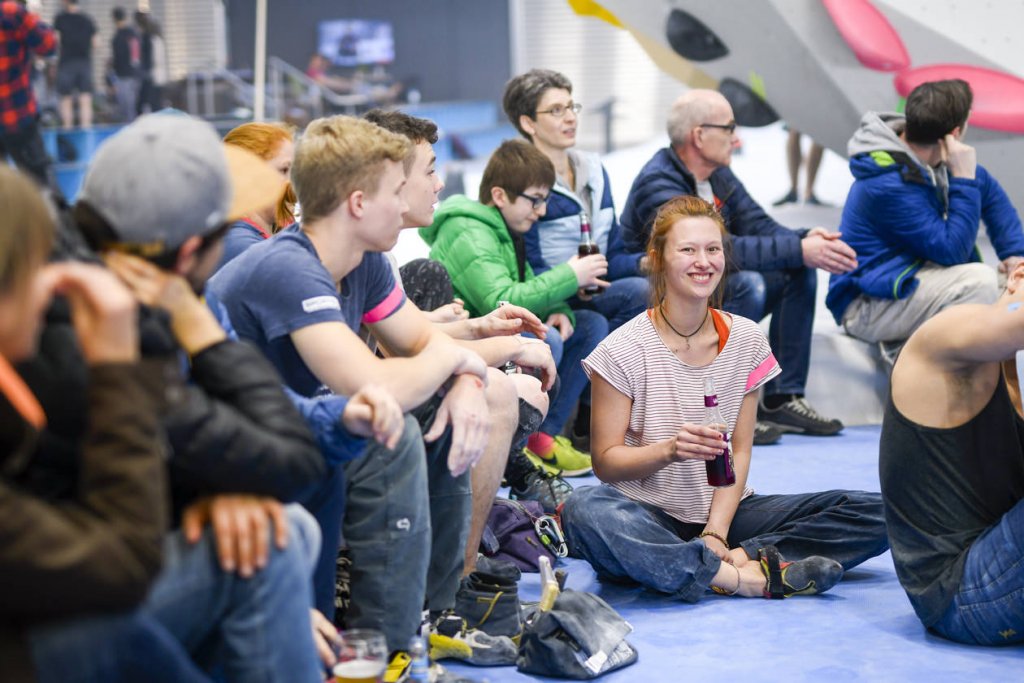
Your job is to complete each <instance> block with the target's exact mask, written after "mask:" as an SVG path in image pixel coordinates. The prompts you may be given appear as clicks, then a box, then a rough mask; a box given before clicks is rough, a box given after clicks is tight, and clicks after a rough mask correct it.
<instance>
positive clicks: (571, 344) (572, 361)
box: [540, 294, 608, 435]
mask: <svg viewBox="0 0 1024 683" xmlns="http://www.w3.org/2000/svg"><path fill="white" fill-rule="evenodd" d="M601 296H604V295H603V294H602V295H601ZM607 336H608V321H607V320H606V319H605V317H604V316H603V315H601V314H600V313H595V312H594V311H582V310H581V311H576V327H575V328H574V329H573V333H572V336H571V337H569V338H568V339H566V340H565V341H562V337H561V336H559V334H558V330H556V329H555V328H553V327H552V328H549V329H548V335H547V337H546V338H545V339H544V341H546V342H547V344H548V346H550V347H551V355H552V356H553V357H554V359H555V365H557V366H558V377H559V378H560V387H559V390H558V395H557V396H555V398H554V400H553V401H551V407H550V409H549V410H548V416H547V417H546V418H545V419H544V422H543V423H542V424H541V426H540V431H542V432H544V433H545V434H552V435H554V434H561V433H562V428H563V427H564V426H565V423H566V421H567V420H568V419H569V415H571V414H572V409H573V406H575V405H576V402H577V401H579V400H580V396H581V395H582V394H583V391H584V390H585V389H586V388H587V384H588V383H589V382H590V380H588V379H587V374H586V373H585V372H584V371H583V365H582V364H581V361H582V360H583V359H584V358H586V357H587V356H589V355H590V352H591V351H593V350H594V349H595V348H597V345H598V344H600V343H601V340H603V339H604V338H605V337H607Z"/></svg>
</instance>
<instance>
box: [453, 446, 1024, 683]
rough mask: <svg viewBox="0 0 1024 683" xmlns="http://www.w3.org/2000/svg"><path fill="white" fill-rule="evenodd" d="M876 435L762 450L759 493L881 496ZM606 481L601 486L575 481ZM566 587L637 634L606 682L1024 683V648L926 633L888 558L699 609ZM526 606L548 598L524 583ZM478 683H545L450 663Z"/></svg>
mask: <svg viewBox="0 0 1024 683" xmlns="http://www.w3.org/2000/svg"><path fill="white" fill-rule="evenodd" d="M879 429H880V428H879V427H851V428H847V429H846V430H845V431H844V433H843V434H842V435H840V436H836V437H827V438H811V437H803V436H794V435H786V436H784V437H783V439H782V441H781V442H780V443H779V444H777V445H773V446H763V447H757V448H755V449H754V456H753V463H752V466H751V475H750V484H751V485H752V486H753V487H754V489H755V490H757V491H758V492H759V493H798V492H803V491H816V490H825V489H833V488H850V489H863V490H868V491H877V490H878V434H879ZM570 481H571V482H572V483H573V484H574V485H577V486H580V485H588V484H594V483H597V482H596V480H595V479H593V478H585V479H573V480H570ZM562 566H563V567H564V568H565V569H567V570H568V572H569V580H568V586H569V587H570V588H574V589H578V590H587V591H591V592H594V593H597V594H598V595H600V596H601V597H603V598H604V599H605V600H607V601H608V602H609V603H610V604H611V605H612V607H614V608H615V609H616V610H618V611H619V613H620V614H622V616H623V617H624V618H625V619H627V620H628V621H629V622H630V623H631V624H632V625H633V629H634V631H633V634H632V635H631V636H630V638H629V640H630V642H631V643H633V645H634V646H635V647H636V648H637V650H638V651H639V653H640V659H639V661H638V662H637V663H636V664H635V665H633V666H631V667H628V668H626V669H623V670H621V671H617V672H614V673H612V674H609V675H607V676H605V677H603V679H602V680H606V681H609V683H625V682H627V681H629V682H633V681H643V682H645V683H648V682H650V683H654V682H660V681H665V682H669V681H671V682H673V683H675V682H677V681H687V682H689V681H694V682H696V681H725V680H728V681H738V680H739V679H740V678H741V677H742V678H746V679H749V680H753V679H754V677H756V680H759V681H826V682H827V683H839V682H841V681H862V680H873V681H929V682H930V683H938V682H941V681H1014V680H1021V679H1022V677H1024V673H1022V672H1024V647H1007V648H980V647H968V646H965V645H958V644H956V643H951V642H949V641H946V640H943V639H941V638H938V637H936V636H934V635H931V634H929V633H927V632H926V631H925V630H924V628H922V626H921V624H920V622H919V621H918V620H917V618H916V617H915V616H914V613H913V610H912V609H911V607H910V603H909V602H908V601H907V598H906V596H905V595H904V593H903V591H902V589H901V588H900V586H899V583H898V582H897V580H896V574H895V571H894V570H893V566H892V559H891V557H890V556H889V553H885V554H884V555H881V556H879V557H876V558H874V559H872V560H869V561H868V562H866V563H864V564H863V565H861V566H860V567H857V568H856V569H853V570H851V571H849V572H847V574H846V576H845V578H844V579H843V581H842V582H841V583H840V584H839V585H838V586H836V587H835V588H833V589H832V590H831V591H829V592H828V593H826V594H825V595H821V596H814V597H797V598H791V599H788V600H780V601H769V600H757V599H739V598H729V597H722V596H716V595H712V594H710V593H709V594H708V596H707V597H706V598H704V599H702V600H701V601H700V602H698V603H697V604H695V605H687V604H683V603H680V602H676V601H672V600H669V599H667V598H665V597H664V596H660V595H656V594H653V593H648V592H645V591H643V590H640V589H638V588H631V587H625V586H619V585H612V584H602V583H600V582H598V581H597V579H596V578H595V576H594V572H593V571H592V570H591V569H590V566H589V565H588V564H587V563H585V562H583V561H580V560H569V561H566V562H564V563H563V565H562ZM520 586H521V589H520V590H521V594H522V599H523V600H536V599H537V598H538V597H539V582H538V577H537V575H536V574H527V575H525V576H524V578H523V580H522V582H521V584H520ZM445 665H446V666H447V667H448V668H449V669H450V670H452V671H455V672H458V673H460V674H462V675H464V676H468V677H471V678H473V679H475V680H478V681H490V682H491V683H500V682H502V681H528V680H547V679H540V678H536V677H533V676H526V675H524V674H520V673H519V672H517V671H516V670H515V668H514V667H506V668H491V669H482V668H476V667H472V666H466V665H461V664H453V663H450V662H445Z"/></svg>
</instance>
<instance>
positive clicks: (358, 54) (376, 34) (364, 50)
mask: <svg viewBox="0 0 1024 683" xmlns="http://www.w3.org/2000/svg"><path fill="white" fill-rule="evenodd" d="M318 32H319V43H318V51H319V52H320V54H322V55H323V56H324V57H326V58H327V59H329V60H331V62H332V63H334V65H335V66H362V65H366V64H390V63H391V62H393V61H395V39H394V35H393V32H392V30H391V22H389V21H378V20H375V19H332V20H330V21H321V22H320V25H319V31H318Z"/></svg>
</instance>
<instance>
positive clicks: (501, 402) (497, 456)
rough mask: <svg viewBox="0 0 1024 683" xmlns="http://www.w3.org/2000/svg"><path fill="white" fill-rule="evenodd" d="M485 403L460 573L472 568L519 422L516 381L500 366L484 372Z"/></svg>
mask: <svg viewBox="0 0 1024 683" xmlns="http://www.w3.org/2000/svg"><path fill="white" fill-rule="evenodd" d="M484 395H485V396H486V398H487V406H488V407H489V408H490V411H491V435H490V437H489V438H488V440H487V449H486V450H485V451H484V454H483V456H482V457H481V458H480V460H479V462H477V464H476V466H474V467H473V471H472V472H471V473H470V482H471V484H472V487H473V513H472V517H471V518H470V523H469V537H468V538H467V539H466V562H465V566H464V569H463V575H466V574H469V573H470V572H472V571H473V570H474V569H476V555H477V551H478V549H479V548H480V539H481V538H482V537H483V535H484V526H485V525H486V524H487V517H488V515H489V514H490V512H491V506H492V505H493V504H494V496H495V495H496V494H497V492H498V487H499V486H501V478H502V476H503V475H504V474H505V463H506V462H507V461H508V450H509V447H510V446H511V444H512V436H513V435H514V434H515V432H516V426H517V425H518V424H519V399H518V397H517V395H516V385H515V384H514V383H513V382H512V380H511V379H510V378H509V376H508V375H506V374H505V373H504V372H502V371H501V370H497V369H495V368H491V369H490V370H489V371H488V375H487V389H486V390H485V392H484Z"/></svg>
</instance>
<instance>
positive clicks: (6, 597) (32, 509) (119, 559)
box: [0, 362, 168, 682]
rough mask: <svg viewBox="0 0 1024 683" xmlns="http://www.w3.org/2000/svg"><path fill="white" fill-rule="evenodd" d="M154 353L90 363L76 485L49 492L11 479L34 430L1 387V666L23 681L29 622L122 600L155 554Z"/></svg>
mask: <svg viewBox="0 0 1024 683" xmlns="http://www.w3.org/2000/svg"><path fill="white" fill-rule="evenodd" d="M167 377H168V375H167V373H166V372H165V371H164V367H163V365H162V363H155V362H154V363H149V362H147V363H146V364H142V365H114V364H110V365H97V366H93V367H92V368H90V370H89V388H88V406H89V417H88V431H87V435H86V437H85V440H84V443H82V456H81V462H80V470H79V475H80V476H79V479H78V490H77V494H76V495H75V496H74V497H73V498H71V499H70V500H66V501H61V502H48V501H46V500H44V499H43V498H40V497H38V496H35V495H32V494H29V493H27V492H26V491H25V489H24V488H22V487H20V486H19V483H18V479H19V475H20V474H21V473H23V472H24V470H25V468H26V465H27V463H28V462H29V461H30V460H31V458H32V456H33V453H34V452H35V446H36V441H37V438H38V432H37V430H36V429H35V427H33V426H32V425H31V424H29V422H27V421H26V420H25V419H24V418H23V417H22V415H21V414H20V413H19V412H18V411H17V410H16V409H15V408H14V406H13V405H12V404H11V402H10V401H9V400H8V399H7V397H6V395H5V394H4V393H3V392H2V391H0V668H2V670H3V680H4V681H7V682H11V681H31V680H32V679H33V676H32V665H31V660H30V657H29V652H28V649H27V644H26V642H25V635H26V632H27V630H28V629H29V628H31V627H32V626H33V625H35V624H39V623H43V622H52V621H54V620H60V619H66V618H70V617H75V616H77V615H83V614H89V613H96V612H106V611H115V610H125V609H129V608H131V607H133V606H135V605H137V604H138V603H140V602H141V601H142V599H143V598H144V597H145V595H146V590H147V589H148V587H149V585H150V582H151V581H152V580H153V579H154V578H155V576H156V574H157V572H158V571H159V569H160V563H161V539H162V537H163V534H164V532H165V531H166V528H167V517H168V502H167V483H166V477H167V467H166V464H165V462H164V453H163V450H164V447H163V436H162V430H161V428H160V422H159V417H158V415H159V409H160V405H161V402H162V401H163V399H164V396H165V395H166V394H165V392H166V391H167V386H168V385H167Z"/></svg>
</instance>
